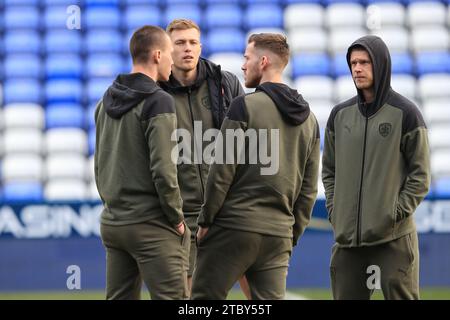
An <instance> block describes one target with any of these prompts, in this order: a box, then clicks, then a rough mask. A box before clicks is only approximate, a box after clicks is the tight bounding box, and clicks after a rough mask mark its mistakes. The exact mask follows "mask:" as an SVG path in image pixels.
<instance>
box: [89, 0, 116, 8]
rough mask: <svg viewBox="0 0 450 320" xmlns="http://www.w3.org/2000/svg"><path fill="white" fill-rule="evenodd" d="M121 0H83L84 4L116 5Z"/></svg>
mask: <svg viewBox="0 0 450 320" xmlns="http://www.w3.org/2000/svg"><path fill="white" fill-rule="evenodd" d="M120 2H121V0H84V5H85V6H90V7H93V6H118V5H120Z"/></svg>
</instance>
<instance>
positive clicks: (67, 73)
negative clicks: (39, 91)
mask: <svg viewBox="0 0 450 320" xmlns="http://www.w3.org/2000/svg"><path fill="white" fill-rule="evenodd" d="M45 74H46V77H47V78H48V79H53V78H81V77H82V76H83V63H82V61H81V58H80V55H78V54H69V53H66V54H64V53H56V54H51V55H48V56H47V60H46V61H45Z"/></svg>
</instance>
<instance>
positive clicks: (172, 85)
mask: <svg viewBox="0 0 450 320" xmlns="http://www.w3.org/2000/svg"><path fill="white" fill-rule="evenodd" d="M217 73H219V74H220V67H219V66H218V65H215V64H214V63H212V62H211V61H208V60H206V59H204V58H200V59H199V60H198V64H197V78H196V79H195V82H194V83H193V84H192V85H190V86H186V87H184V86H183V85H182V84H181V83H180V82H179V81H178V80H177V79H175V77H174V76H173V75H172V74H171V75H170V78H169V81H167V82H160V86H161V88H163V89H164V90H166V91H169V92H180V91H181V92H184V91H186V92H187V91H188V90H189V89H195V88H198V87H200V86H201V85H202V83H203V81H205V79H207V78H208V77H211V76H213V75H214V74H217Z"/></svg>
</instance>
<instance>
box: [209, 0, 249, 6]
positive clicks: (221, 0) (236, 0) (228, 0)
mask: <svg viewBox="0 0 450 320" xmlns="http://www.w3.org/2000/svg"><path fill="white" fill-rule="evenodd" d="M203 3H205V4H206V6H210V5H214V4H242V0H204V1H203Z"/></svg>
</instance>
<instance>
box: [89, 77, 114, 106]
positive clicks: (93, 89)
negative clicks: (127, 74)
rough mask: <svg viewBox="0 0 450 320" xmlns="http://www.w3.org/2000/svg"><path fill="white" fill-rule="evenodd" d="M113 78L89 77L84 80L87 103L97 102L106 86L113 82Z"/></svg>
mask: <svg viewBox="0 0 450 320" xmlns="http://www.w3.org/2000/svg"><path fill="white" fill-rule="evenodd" d="M113 81H114V79H113V78H90V79H89V80H88V81H87V82H86V94H87V99H88V103H89V104H91V103H97V102H98V101H99V100H100V99H101V98H103V94H104V93H105V91H106V90H107V89H108V87H109V86H110V85H111V84H112V83H113Z"/></svg>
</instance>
